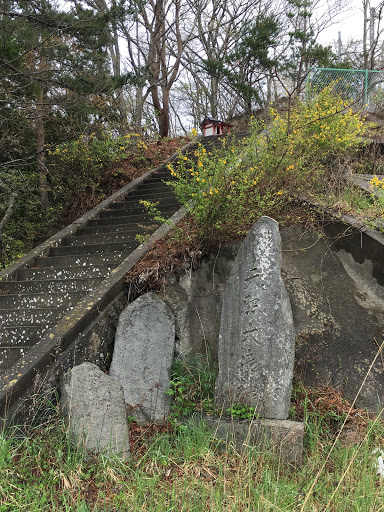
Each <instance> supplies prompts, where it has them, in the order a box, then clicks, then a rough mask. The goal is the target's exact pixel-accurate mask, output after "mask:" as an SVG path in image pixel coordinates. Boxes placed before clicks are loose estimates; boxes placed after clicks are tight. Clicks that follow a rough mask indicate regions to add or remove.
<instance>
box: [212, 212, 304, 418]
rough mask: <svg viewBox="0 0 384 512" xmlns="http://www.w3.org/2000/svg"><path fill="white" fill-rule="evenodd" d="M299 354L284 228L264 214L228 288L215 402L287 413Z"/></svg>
mask: <svg viewBox="0 0 384 512" xmlns="http://www.w3.org/2000/svg"><path fill="white" fill-rule="evenodd" d="M294 355H295V332H294V324H293V319H292V311H291V305H290V301H289V297H288V294H287V292H286V290H285V286H284V283H283V281H282V278H281V239H280V233H279V228H278V224H277V222H276V221H274V220H273V219H271V218H269V217H261V218H260V219H259V220H258V221H257V222H256V223H255V224H254V226H253V227H252V229H251V231H250V232H249V233H248V235H247V237H246V239H245V240H244V242H243V244H242V245H241V247H240V250H239V253H238V255H237V258H236V261H235V264H234V266H233V270H232V273H231V276H230V278H229V280H228V282H227V286H226V290H225V294H224V302H223V308H222V314H221V326H220V335H219V354H218V358H219V375H218V378H217V381H216V389H215V402H216V405H218V406H220V407H224V408H227V407H229V406H230V405H232V404H245V405H249V406H253V407H255V408H256V412H257V413H258V414H260V415H261V416H262V417H264V418H271V419H286V418H287V417H288V414H289V408H290V398H291V385H292V373H293V364H294Z"/></svg>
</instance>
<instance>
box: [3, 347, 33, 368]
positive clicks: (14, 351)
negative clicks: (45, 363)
mask: <svg viewBox="0 0 384 512" xmlns="http://www.w3.org/2000/svg"><path fill="white" fill-rule="evenodd" d="M29 348H30V347H29V346H25V347H23V348H13V347H10V348H0V372H1V373H4V372H5V370H7V369H8V368H9V367H10V366H12V365H13V364H15V363H16V361H17V360H18V359H20V357H23V356H24V355H25V354H26V353H27V351H28V349H29Z"/></svg>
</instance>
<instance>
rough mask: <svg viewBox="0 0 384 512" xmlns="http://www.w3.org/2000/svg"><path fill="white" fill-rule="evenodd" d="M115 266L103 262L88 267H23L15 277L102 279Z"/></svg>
mask: <svg viewBox="0 0 384 512" xmlns="http://www.w3.org/2000/svg"><path fill="white" fill-rule="evenodd" d="M115 267H116V264H115V263H105V264H101V265H95V266H90V267H87V266H81V267H66V266H58V267H57V268H49V267H46V268H23V269H20V270H18V272H17V279H18V280H20V281H30V280H35V279H37V280H38V281H51V280H52V279H53V280H55V281H56V280H60V281H62V280H63V279H69V280H73V279H76V280H81V279H103V278H104V277H106V276H107V275H108V274H109V273H110V272H111V270H113V269H114V268H115Z"/></svg>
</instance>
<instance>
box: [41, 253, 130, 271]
mask: <svg viewBox="0 0 384 512" xmlns="http://www.w3.org/2000/svg"><path fill="white" fill-rule="evenodd" d="M127 254H129V251H128V253H127V252H105V253H97V254H79V255H73V256H46V257H44V256H42V257H38V258H35V266H36V267H51V268H55V267H79V270H80V267H87V266H91V267H98V266H99V265H106V264H109V265H111V266H112V267H113V266H115V267H116V266H117V265H118V264H119V263H120V261H121V260H122V259H124V258H125V257H126V256H127Z"/></svg>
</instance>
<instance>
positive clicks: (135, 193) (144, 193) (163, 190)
mask: <svg viewBox="0 0 384 512" xmlns="http://www.w3.org/2000/svg"><path fill="white" fill-rule="evenodd" d="M170 194H173V195H175V193H174V191H173V187H171V186H169V185H165V184H163V185H162V186H161V187H160V186H159V187H156V188H155V187H148V188H146V189H145V190H143V189H140V190H132V192H130V193H129V194H128V195H126V196H125V198H124V199H122V201H124V200H128V199H132V200H133V199H148V200H153V198H155V197H157V196H158V197H162V196H165V195H170ZM113 204H116V203H113Z"/></svg>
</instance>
